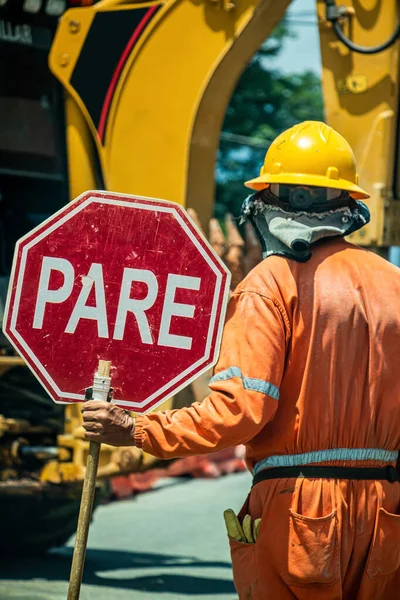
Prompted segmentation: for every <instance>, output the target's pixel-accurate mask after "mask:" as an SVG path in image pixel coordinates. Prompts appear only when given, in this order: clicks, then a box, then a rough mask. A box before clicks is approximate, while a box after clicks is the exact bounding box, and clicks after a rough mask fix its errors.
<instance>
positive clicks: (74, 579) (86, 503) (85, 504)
mask: <svg viewBox="0 0 400 600" xmlns="http://www.w3.org/2000/svg"><path fill="white" fill-rule="evenodd" d="M110 369H111V363H110V362H108V361H105V360H100V361H99V366H98V369H97V373H96V374H95V376H94V381H93V400H107V399H108V394H109V390H110V382H111V379H110ZM100 447H101V444H99V443H98V442H90V443H89V453H88V457H87V461H86V471H85V479H84V481H83V489H82V498H81V507H80V510H79V518H78V527H77V531H76V539H75V547H74V554H73V557H72V566H71V575H70V580H69V587H68V597H67V599H68V600H79V594H80V590H81V585H82V577H83V568H84V565H85V556H86V546H87V539H88V534H89V525H90V519H91V516H92V510H93V501H94V494H95V490H96V476H97V469H98V466H99V458H100Z"/></svg>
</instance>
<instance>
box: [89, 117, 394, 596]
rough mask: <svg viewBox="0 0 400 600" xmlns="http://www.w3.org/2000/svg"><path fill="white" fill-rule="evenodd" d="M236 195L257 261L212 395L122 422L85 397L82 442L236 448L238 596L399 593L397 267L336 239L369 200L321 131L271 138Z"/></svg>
mask: <svg viewBox="0 0 400 600" xmlns="http://www.w3.org/2000/svg"><path fill="white" fill-rule="evenodd" d="M247 186H248V187H250V188H252V189H253V190H254V191H255V192H254V194H253V195H252V196H250V197H249V198H248V199H247V200H246V201H245V203H244V207H243V217H244V218H245V219H249V220H250V221H251V222H252V224H253V225H254V227H255V229H256V231H257V233H258V235H259V237H260V240H261V242H262V245H263V251H264V258H265V260H263V261H262V262H261V263H260V264H258V265H257V266H256V267H255V268H254V269H253V270H252V271H251V272H250V273H249V274H248V275H247V277H246V278H245V279H244V280H243V281H242V282H241V283H240V284H239V285H238V287H237V288H236V290H235V291H234V293H233V295H232V297H231V299H230V303H229V306H228V312H227V319H226V324H225V328H224V333H223V339H222V346H221V352H220V357H219V361H218V363H217V366H216V368H215V374H214V376H213V378H212V379H211V382H210V389H211V393H210V395H209V396H208V397H207V398H206V399H205V400H204V401H203V402H201V403H195V404H193V405H192V406H190V407H185V408H181V409H178V410H172V411H166V412H154V413H151V414H148V415H146V416H138V417H137V418H136V419H134V418H132V417H131V416H130V415H129V414H127V413H126V412H124V411H123V410H121V409H119V408H117V407H115V406H112V405H108V404H105V403H102V402H97V401H88V402H87V403H86V404H85V405H84V407H83V419H84V428H85V430H86V432H87V433H86V439H88V440H96V441H98V442H106V443H108V444H113V445H116V446H118V445H129V444H135V445H136V446H138V447H140V448H143V450H144V451H146V452H148V453H150V454H153V455H155V456H157V457H160V458H164V459H170V458H175V457H183V456H189V455H194V454H203V453H208V452H214V451H216V450H222V449H224V448H228V447H230V446H235V445H237V444H245V445H246V462H247V465H248V468H249V469H250V471H251V472H252V474H253V486H252V489H251V492H250V494H249V496H248V497H247V499H246V501H245V503H244V505H243V508H242V510H241V511H240V513H239V515H238V525H239V528H240V527H241V526H242V525H243V522H244V520H245V516H246V515H250V516H249V517H246V519H250V520H251V521H252V522H253V523H254V524H257V527H254V533H255V535H256V538H257V539H256V541H255V543H249V539H245V538H241V537H240V535H239V536H236V535H232V536H231V539H230V545H231V555H232V563H233V574H234V583H235V586H236V589H237V592H238V595H239V598H240V600H245V599H246V600H250V599H251V600H269V599H270V600H286V599H287V600H289V599H293V598H298V599H299V600H314V599H321V600H339V599H345V600H383V599H384V600H395V599H398V598H399V594H400V591H399V590H400V483H399V478H398V474H397V470H396V463H397V459H398V455H399V448H400V369H399V360H400V310H399V306H400V304H399V299H400V270H399V269H398V268H397V267H395V266H393V265H391V264H390V263H389V262H387V261H385V260H384V259H383V258H381V257H379V256H378V255H377V254H375V253H373V252H370V251H368V250H365V249H362V248H359V247H357V246H355V245H352V244H350V243H349V242H347V241H345V240H344V239H343V238H344V236H347V235H348V234H349V233H351V232H353V231H356V230H357V229H360V228H361V227H362V226H364V225H365V224H366V223H367V222H368V220H369V212H368V208H367V207H366V205H365V204H364V203H363V202H361V200H362V199H365V198H368V194H367V193H366V192H365V191H363V190H362V189H361V188H360V187H359V186H358V178H357V174H356V167H355V159H354V155H353V152H352V150H351V148H350V146H349V144H348V143H347V142H346V140H345V139H344V138H343V137H342V136H341V135H339V134H338V133H337V132H336V131H334V130H333V129H331V128H330V127H328V126H327V125H325V124H323V123H320V122H315V121H309V122H304V123H301V124H299V125H296V126H294V127H292V128H291V129H289V130H287V131H285V132H284V133H282V134H281V135H279V136H278V138H277V139H276V140H275V141H274V142H273V143H272V144H271V146H270V148H269V150H268V152H267V154H266V158H265V163H264V166H263V167H262V169H261V173H260V176H259V177H256V178H255V179H252V180H251V181H249V182H247ZM260 519H261V521H260ZM257 534H258V535H257ZM235 538H236V539H235ZM253 542H254V539H253Z"/></svg>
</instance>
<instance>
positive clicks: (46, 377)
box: [4, 192, 230, 409]
mask: <svg viewBox="0 0 400 600" xmlns="http://www.w3.org/2000/svg"><path fill="white" fill-rule="evenodd" d="M88 193H90V192H86V193H85V194H82V196H86V195H87V194H88ZM96 193H97V192H95V194H96ZM101 193H102V192H100V193H98V195H97V196H89V197H88V198H87V200H85V201H84V202H82V203H81V204H79V205H78V206H77V207H76V208H75V209H72V210H70V211H69V212H68V213H67V214H66V215H64V217H62V218H61V219H60V220H58V221H56V222H54V223H53V225H51V226H50V227H49V228H47V229H44V230H43V231H42V233H41V234H39V235H38V237H36V238H34V239H32V240H31V241H30V242H29V243H28V244H27V245H26V246H25V247H24V248H23V250H22V255H21V262H20V266H19V272H18V277H17V285H16V289H15V296H14V304H13V309H12V314H11V323H10V331H11V333H12V334H13V335H14V336H15V338H16V339H17V340H18V342H19V343H20V345H21V347H22V348H23V349H24V351H25V352H26V354H27V355H28V357H29V358H30V359H31V361H32V363H33V364H34V365H35V367H36V369H37V370H38V371H39V372H40V373H41V375H42V376H43V378H44V380H45V381H47V382H48V383H49V384H50V385H51V386H52V387H53V390H54V391H55V392H56V393H57V394H58V396H59V397H62V398H69V399H71V400H83V399H84V395H83V394H73V393H66V392H63V391H62V390H60V388H59V387H58V386H57V384H56V383H55V381H54V380H53V379H52V377H50V375H49V373H48V371H47V370H46V369H45V368H44V367H43V365H42V364H41V362H40V361H39V359H38V358H37V357H36V355H35V354H34V353H33V352H32V351H31V349H30V347H29V346H28V344H26V342H25V341H24V339H23V338H22V336H21V335H20V334H19V333H18V331H17V329H16V321H17V315H18V309H19V303H20V299H21V291H22V284H23V279H24V274H25V267H26V260H27V254H28V251H29V250H30V249H31V248H32V247H33V246H35V245H36V244H37V243H38V242H40V241H41V240H42V239H44V238H45V237H47V235H49V234H50V233H52V232H53V231H55V230H56V229H58V227H60V226H61V225H63V224H64V223H65V222H67V221H68V220H70V219H71V218H72V217H74V216H75V215H76V214H78V213H79V212H80V211H81V210H83V209H84V208H86V207H87V206H88V205H90V204H92V203H93V202H95V203H98V204H109V205H113V206H124V207H128V208H133V207H135V208H138V209H142V210H149V211H152V212H157V211H159V212H166V213H170V214H173V216H174V217H175V219H176V220H177V221H178V223H179V224H180V226H181V228H182V229H183V230H184V231H185V233H186V235H187V236H188V238H189V239H190V241H191V242H192V243H193V244H194V245H195V247H196V248H197V250H198V251H199V252H200V254H201V255H202V256H203V258H204V259H205V261H206V262H207V264H208V265H209V267H210V268H211V269H212V271H213V272H214V274H215V275H216V286H215V291H214V297H213V302H212V309H211V315H210V323H209V328H208V333H207V341H206V348H205V354H204V355H203V356H202V357H201V358H200V359H199V360H198V361H196V363H193V364H192V365H191V366H190V367H188V369H186V370H185V371H183V372H182V373H180V374H179V375H178V376H177V377H175V378H174V379H173V380H172V381H170V382H168V383H167V384H165V385H164V386H163V387H162V388H160V389H158V390H157V392H155V393H154V394H152V395H151V396H149V397H147V398H146V399H145V400H143V401H142V402H140V403H139V402H130V401H125V400H118V399H117V398H116V399H114V400H113V402H115V403H120V404H123V405H124V406H130V407H132V408H134V409H139V408H142V407H144V406H145V405H146V404H149V403H150V402H152V400H154V399H155V398H156V397H157V396H160V395H162V394H163V393H164V392H167V394H166V396H163V397H162V398H160V399H159V400H158V401H157V403H156V404H154V406H152V407H151V408H152V409H153V408H155V407H156V406H158V405H159V404H161V402H163V401H164V400H165V398H167V397H169V396H170V395H171V394H176V393H178V391H180V390H181V389H183V388H184V387H186V386H187V385H188V384H189V383H190V382H191V381H193V379H195V378H197V377H198V376H199V375H201V374H202V373H203V372H205V371H206V370H207V369H209V368H210V367H211V366H212V364H214V363H215V361H216V359H217V357H218V352H219V347H220V343H221V336H222V329H223V324H224V323H223V319H221V320H220V323H219V327H218V332H217V336H216V339H215V351H214V356H213V357H212V362H208V363H207V365H206V366H205V367H204V369H201V370H199V371H198V372H196V373H195V374H194V375H193V376H192V377H190V378H188V379H186V380H185V381H184V382H183V383H182V385H181V386H180V387H178V388H175V389H174V390H173V391H172V392H171V391H168V390H170V388H171V387H173V386H174V385H175V384H176V383H178V382H179V381H180V380H182V378H184V377H186V376H187V375H188V374H189V373H190V372H192V371H195V370H196V369H197V368H198V367H199V366H200V365H201V364H202V363H204V362H205V361H208V360H209V358H210V352H211V343H212V339H213V337H214V333H215V329H214V328H215V320H216V317H217V315H216V311H217V308H218V303H219V298H220V292H221V284H222V273H221V271H220V269H218V267H217V266H216V265H215V264H214V262H213V260H212V259H211V258H210V256H209V254H208V253H207V252H206V250H205V249H204V248H203V246H202V245H201V244H200V242H199V241H198V240H197V239H196V237H195V236H193V233H192V232H191V231H190V228H189V227H188V226H187V224H186V223H185V221H184V219H183V218H182V216H181V215H180V214H179V209H182V207H180V206H179V205H177V207H175V206H171V203H170V202H168V201H162V200H159V199H156V198H146V197H143V196H129V195H128V194H118V196H119V197H121V196H124V197H127V198H133V199H135V200H141V199H142V200H150V201H154V202H156V203H159V202H165V203H166V205H167V206H160V205H159V204H158V205H150V204H141V203H140V202H132V201H124V200H117V199H110V198H107V197H101ZM103 193H104V194H105V195H106V194H107V192H103ZM110 195H112V193H110ZM82 196H80V198H81V197H82ZM77 200H79V198H77V199H76V201H77ZM178 206H179V209H178ZM63 210H65V207H64V208H63V209H61V211H58V212H62V211H63ZM182 210H183V209H182ZM56 214H57V213H56ZM54 216H55V215H52V216H51V217H50V218H49V219H47V221H48V220H52V219H54ZM185 217H186V218H188V219H189V220H190V223H191V225H192V226H193V227H194V228H195V230H196V231H197V232H198V233H199V235H200V236H201V237H203V235H202V233H201V232H200V231H199V229H198V227H197V226H196V224H195V223H194V222H193V220H192V219H191V218H190V217H189V215H187V214H186V213H185ZM45 223H46V221H44V222H43V223H41V224H40V225H39V226H38V228H43V226H44V224H45ZM34 231H35V230H33V231H31V232H29V233H28V234H27V235H26V236H24V237H23V238H21V239H20V240H19V242H18V247H19V245H20V244H21V243H22V242H23V241H24V240H25V239H26V238H27V237H30V236H31V235H32V233H33V232H34ZM206 243H207V246H208V247H209V250H210V251H211V253H212V254H213V255H214V256H215V257H216V258H217V259H218V264H219V265H220V266H223V268H224V270H225V271H226V274H227V280H226V285H225V290H224V292H223V293H224V298H223V300H222V302H221V310H222V311H223V314H224V312H225V308H226V303H227V300H228V294H227V292H228V289H229V282H230V272H229V270H228V269H227V267H226V266H225V265H223V263H222V262H221V261H220V259H219V257H218V256H217V255H216V253H215V251H214V249H213V248H212V247H211V246H210V245H209V244H208V242H207V241H206ZM18 247H16V252H15V257H14V258H16V256H17V252H18ZM15 268H16V260H15V262H14V263H13V270H12V273H11V277H14V275H15ZM11 277H10V282H11V281H12V279H11ZM10 298H11V288H10V290H9V294H8V298H7V302H6V311H5V315H4V322H6V319H7V318H8V308H9V302H10ZM10 341H11V340H10ZM28 366H29V364H28ZM33 372H34V371H33ZM34 374H35V375H36V373H35V372H34ZM53 400H55V398H54V397H53ZM55 402H57V403H60V404H65V402H63V401H61V402H60V401H59V400H55Z"/></svg>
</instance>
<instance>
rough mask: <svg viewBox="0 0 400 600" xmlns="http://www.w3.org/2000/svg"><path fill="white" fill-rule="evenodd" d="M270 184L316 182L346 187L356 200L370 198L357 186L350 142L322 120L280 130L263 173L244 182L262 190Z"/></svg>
mask: <svg viewBox="0 0 400 600" xmlns="http://www.w3.org/2000/svg"><path fill="white" fill-rule="evenodd" d="M271 183H281V184H292V185H293V184H294V185H311V186H312V185H314V186H318V187H326V188H333V189H338V190H346V191H347V192H349V194H350V196H352V197H353V198H355V199H356V200H359V199H361V198H369V194H367V192H365V191H364V190H363V189H361V188H360V187H359V186H358V185H357V183H358V175H357V173H356V161H355V157H354V154H353V151H352V149H351V148H350V145H349V144H348V142H346V140H345V139H344V137H342V136H341V135H340V134H339V133H337V131H335V130H334V129H332V127H329V126H328V125H326V124H325V123H321V122H320V121H304V122H303V123H299V124H298V125H295V126H294V127H291V128H290V129H287V130H286V131H284V132H283V133H281V134H280V135H279V136H278V137H277V138H276V139H275V140H274V141H273V142H272V144H271V146H270V147H269V150H268V152H267V154H266V156H265V160H264V165H263V166H262V167H261V171H260V176H259V177H256V178H255V179H251V180H250V181H246V183H245V185H246V186H247V187H249V188H252V189H253V190H263V189H265V188H267V187H268V186H269V184H271Z"/></svg>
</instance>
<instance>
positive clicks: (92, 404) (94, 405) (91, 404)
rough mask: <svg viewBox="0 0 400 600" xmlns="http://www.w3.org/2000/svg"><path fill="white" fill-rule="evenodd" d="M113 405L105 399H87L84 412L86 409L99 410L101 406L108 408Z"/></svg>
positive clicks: (83, 406)
mask: <svg viewBox="0 0 400 600" xmlns="http://www.w3.org/2000/svg"><path fill="white" fill-rule="evenodd" d="M110 406H111V405H110V404H109V403H108V402H104V401H103V400H86V402H85V403H84V404H83V405H82V409H81V410H82V412H84V411H86V410H99V408H104V409H106V410H107V409H108V408H109V407H110Z"/></svg>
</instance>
